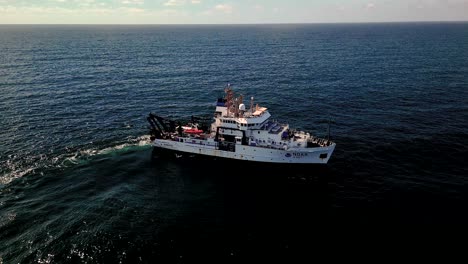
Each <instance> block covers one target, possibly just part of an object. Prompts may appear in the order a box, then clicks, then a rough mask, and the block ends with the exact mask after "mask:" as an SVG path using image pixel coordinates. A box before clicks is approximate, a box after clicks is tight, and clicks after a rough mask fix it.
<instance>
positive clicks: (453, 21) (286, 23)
mask: <svg viewBox="0 0 468 264" xmlns="http://www.w3.org/2000/svg"><path fill="white" fill-rule="evenodd" d="M399 23H400V24H403V23H407V24H410V23H468V20H420V21H416V20H415V21H361V22H359V21H355V22H266V23H261V22H260V23H124V24H119V23H63V24H60V23H0V25H1V26H14V25H24V26H42V25H43V26H46V25H51V26H53V25H55V26H86V25H89V26H113V25H115V26H171V25H175V26H177V25H178V26H204V25H206V26H217V25H219V26H229V25H232V26H235V25H314V24H399Z"/></svg>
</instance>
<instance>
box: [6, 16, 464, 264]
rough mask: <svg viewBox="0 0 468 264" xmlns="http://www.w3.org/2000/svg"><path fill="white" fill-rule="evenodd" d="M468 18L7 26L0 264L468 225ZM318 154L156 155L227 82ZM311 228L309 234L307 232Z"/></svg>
mask: <svg viewBox="0 0 468 264" xmlns="http://www.w3.org/2000/svg"><path fill="white" fill-rule="evenodd" d="M467 43H468V23H392V24H317V25H242V26H241V25H232V26H229V25H223V26H208V25H206V26H123V25H120V26H32V25H21V26H6V25H4V26H0V91H1V93H0V127H1V130H0V263H2V261H3V262H4V263H17V262H25V263H29V262H39V263H51V262H56V263H62V262H86V263H102V262H110V263H116V262H124V263H138V262H141V263H148V262H153V261H154V260H158V259H164V260H169V261H171V262H184V261H185V260H190V259H193V258H195V257H197V256H198V257H199V256H201V257H207V256H210V257H215V258H219V259H233V260H238V259H243V258H248V257H250V256H253V255H261V253H265V254H269V255H272V254H273V255H275V254H279V255H282V256H287V255H288V254H291V252H294V250H296V251H300V249H299V245H300V244H303V243H302V241H303V240H304V239H306V240H309V241H310V239H311V236H309V234H310V233H314V232H315V231H316V229H317V227H321V228H320V229H325V230H327V229H330V230H334V229H336V227H337V226H339V227H340V228H342V229H344V230H346V229H348V228H349V229H352V228H354V227H355V226H365V225H373V224H376V225H380V226H381V227H382V226H395V225H410V226H411V225H414V226H421V225H422V226H425V225H427V226H440V225H450V226H454V225H455V226H456V225H463V224H464V223H466V221H467V220H468V217H467V215H466V210H465V208H466V202H467V199H466V193H467V191H468V190H467V188H466V186H467V183H468V178H467V175H468V167H467V165H466V163H465V157H467V156H468V153H467V152H468V147H467V146H468V125H467V121H468V60H467V58H468V46H467ZM228 82H229V83H231V84H232V85H233V87H234V89H235V90H236V91H237V92H239V93H242V94H244V95H245V96H248V97H250V96H254V97H255V100H256V102H258V103H259V104H261V105H264V106H267V107H268V108H269V109H270V112H271V113H272V115H273V116H274V118H275V119H278V120H281V121H287V122H289V123H290V125H291V127H296V128H300V129H304V130H307V131H310V132H312V133H314V134H316V135H319V136H325V135H326V128H327V127H326V124H325V123H323V120H327V119H328V118H331V119H333V120H334V121H335V124H334V125H333V126H332V137H333V140H334V141H336V142H337V148H336V151H335V153H334V155H333V157H332V159H331V160H330V162H329V164H328V165H327V166H325V167H312V168H306V169H299V170H292V171H291V170H289V169H279V170H276V169H275V170H269V169H268V168H265V167H262V166H257V165H251V166H249V167H244V166H242V167H240V166H236V165H235V164H234V165H233V164H218V163H216V162H214V163H206V164H197V163H186V162H181V161H177V160H152V159H151V146H150V145H149V144H148V140H149V137H148V129H147V124H146V120H145V118H146V116H147V114H148V113H149V112H157V113H159V114H160V115H163V116H167V117H170V118H174V119H182V120H184V119H186V120H188V118H189V117H190V116H191V115H205V114H210V113H212V112H213V109H214V102H215V100H216V98H217V97H219V96H221V95H223V89H224V86H225V85H226V83H228ZM312 240H313V238H312Z"/></svg>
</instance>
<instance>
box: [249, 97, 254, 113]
mask: <svg viewBox="0 0 468 264" xmlns="http://www.w3.org/2000/svg"><path fill="white" fill-rule="evenodd" d="M253 103H254V98H253V96H252V97H250V114H253Z"/></svg>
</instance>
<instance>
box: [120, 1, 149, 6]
mask: <svg viewBox="0 0 468 264" xmlns="http://www.w3.org/2000/svg"><path fill="white" fill-rule="evenodd" d="M121 3H122V4H124V5H142V4H144V3H145V1H144V0H123V1H122V2H121Z"/></svg>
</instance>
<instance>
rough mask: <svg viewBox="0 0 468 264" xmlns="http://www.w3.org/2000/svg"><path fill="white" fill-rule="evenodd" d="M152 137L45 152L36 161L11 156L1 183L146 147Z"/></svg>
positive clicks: (4, 165) (0, 180)
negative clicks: (55, 153)
mask: <svg viewBox="0 0 468 264" xmlns="http://www.w3.org/2000/svg"><path fill="white" fill-rule="evenodd" d="M150 145H151V141H150V137H149V136H147V135H145V136H140V137H136V138H128V139H127V140H126V141H125V142H123V143H122V142H119V143H116V145H114V146H111V147H105V148H101V149H99V148H88V149H81V150H77V151H75V152H74V153H67V154H62V155H59V156H55V157H49V156H47V155H45V154H40V155H39V156H37V157H36V156H35V157H36V158H37V159H36V161H35V162H31V161H28V160H26V161H24V160H21V161H16V160H15V158H17V157H16V156H15V157H13V156H12V157H11V159H8V160H7V161H5V162H2V163H3V164H1V165H2V167H4V168H2V169H4V171H6V173H5V174H3V175H0V185H7V184H9V183H10V182H12V181H13V180H15V179H18V178H21V177H24V176H26V175H28V174H30V173H33V172H34V171H35V170H36V169H40V168H67V167H71V166H75V165H77V164H80V163H81V162H83V161H86V160H88V159H89V158H91V157H93V156H96V155H108V154H111V153H114V152H122V151H126V150H130V149H133V148H134V147H146V146H150Z"/></svg>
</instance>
